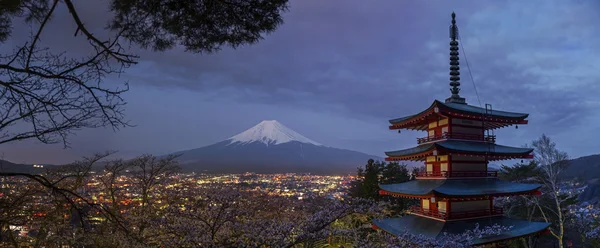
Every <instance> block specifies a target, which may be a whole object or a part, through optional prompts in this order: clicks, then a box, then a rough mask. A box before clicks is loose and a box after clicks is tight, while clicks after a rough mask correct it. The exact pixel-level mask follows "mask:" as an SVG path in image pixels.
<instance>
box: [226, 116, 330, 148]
mask: <svg viewBox="0 0 600 248" xmlns="http://www.w3.org/2000/svg"><path fill="white" fill-rule="evenodd" d="M227 140H229V141H230V142H231V144H235V143H242V144H248V143H252V142H260V143H263V144H265V145H267V146H268V145H280V144H283V143H288V142H292V141H298V142H301V143H306V144H312V145H316V146H322V145H321V144H319V143H317V142H314V141H312V140H310V139H309V138H306V137H304V136H302V134H299V133H296V131H294V130H292V129H289V128H288V127H286V126H284V125H283V124H281V123H279V122H278V121H276V120H268V121H261V122H260V123H258V124H257V125H256V126H254V127H252V128H250V129H248V130H246V131H244V132H241V133H239V134H237V135H235V136H233V137H231V138H229V139H227Z"/></svg>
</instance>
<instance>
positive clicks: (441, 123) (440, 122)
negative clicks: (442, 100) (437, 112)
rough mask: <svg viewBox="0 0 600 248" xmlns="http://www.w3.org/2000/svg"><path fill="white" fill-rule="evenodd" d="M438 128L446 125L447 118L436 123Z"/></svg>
mask: <svg viewBox="0 0 600 248" xmlns="http://www.w3.org/2000/svg"><path fill="white" fill-rule="evenodd" d="M438 125H439V126H444V125H448V118H444V119H441V120H439V121H438Z"/></svg>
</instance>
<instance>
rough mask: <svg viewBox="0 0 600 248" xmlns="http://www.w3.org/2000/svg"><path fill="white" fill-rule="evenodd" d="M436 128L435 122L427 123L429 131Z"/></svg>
mask: <svg viewBox="0 0 600 248" xmlns="http://www.w3.org/2000/svg"><path fill="white" fill-rule="evenodd" d="M437 126H438V123H437V121H434V122H431V123H429V128H430V129H431V128H436V127H437Z"/></svg>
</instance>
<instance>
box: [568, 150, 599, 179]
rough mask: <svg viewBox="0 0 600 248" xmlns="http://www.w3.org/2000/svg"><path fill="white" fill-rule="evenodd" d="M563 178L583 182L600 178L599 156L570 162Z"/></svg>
mask: <svg viewBox="0 0 600 248" xmlns="http://www.w3.org/2000/svg"><path fill="white" fill-rule="evenodd" d="M563 177H565V178H579V179H582V180H585V181H587V180H590V179H594V178H600V154H596V155H590V156H585V157H580V158H576V159H572V160H570V164H569V167H568V168H567V169H566V170H565V171H564V173H563Z"/></svg>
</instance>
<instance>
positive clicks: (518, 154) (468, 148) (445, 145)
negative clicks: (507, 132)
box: [385, 140, 533, 161]
mask: <svg viewBox="0 0 600 248" xmlns="http://www.w3.org/2000/svg"><path fill="white" fill-rule="evenodd" d="M434 150H440V151H444V152H448V153H458V154H467V155H486V154H487V155H488V156H490V160H499V159H509V158H513V157H514V158H526V157H527V156H529V154H530V153H532V152H533V149H531V148H520V147H511V146H503V145H496V144H494V143H487V142H480V141H462V140H445V141H440V142H436V143H429V144H423V145H419V146H417V147H412V148H408V149H404V150H397V151H390V152H385V155H387V156H388V157H389V158H387V159H386V160H388V161H389V160H391V161H396V160H423V159H425V157H427V156H430V155H432V154H433V151H434Z"/></svg>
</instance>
